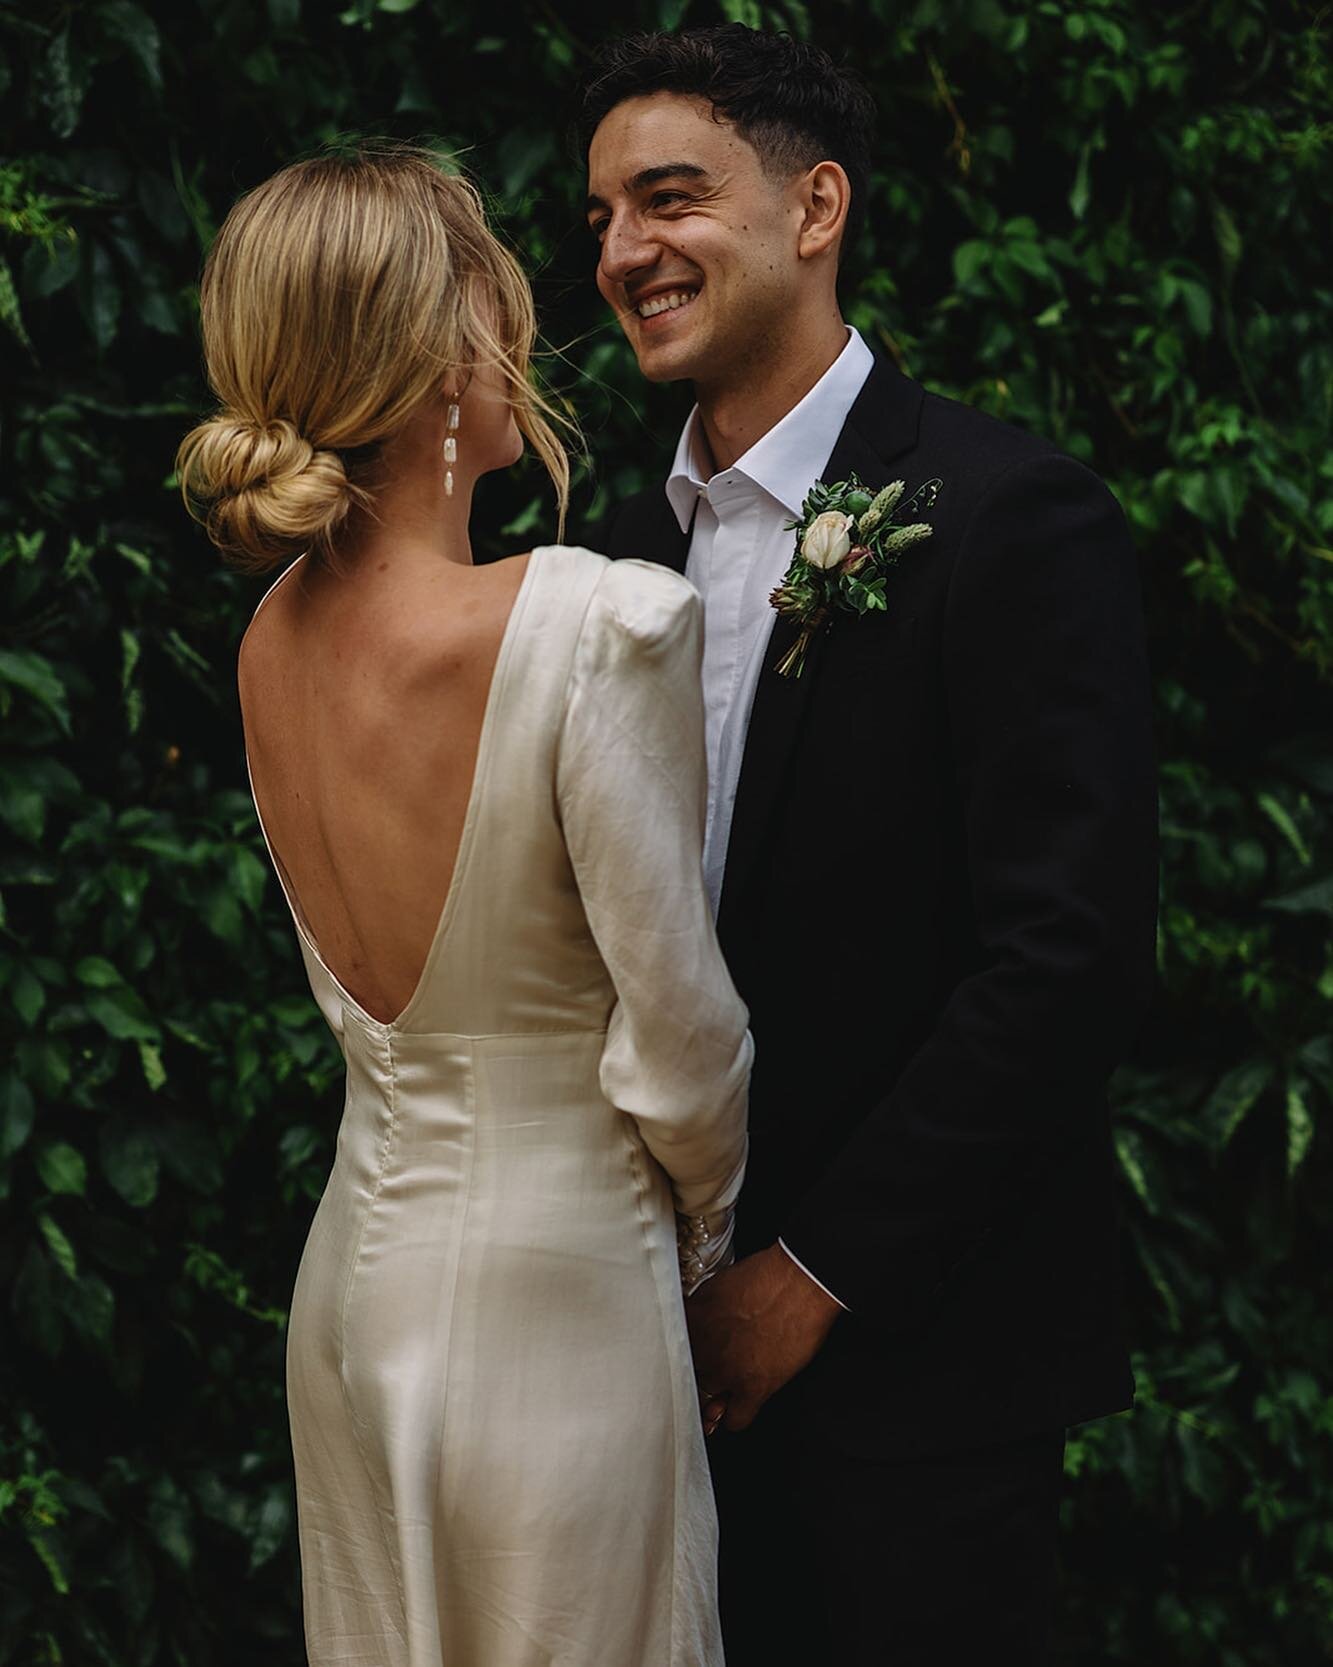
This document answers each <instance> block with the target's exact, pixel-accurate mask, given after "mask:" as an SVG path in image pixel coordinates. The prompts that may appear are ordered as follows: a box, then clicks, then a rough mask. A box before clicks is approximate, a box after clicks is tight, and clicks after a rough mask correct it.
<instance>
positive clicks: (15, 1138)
mask: <svg viewBox="0 0 1333 1667" xmlns="http://www.w3.org/2000/svg"><path fill="white" fill-rule="evenodd" d="M36 1118H37V1107H36V1105H35V1104H34V1102H33V1097H32V1091H31V1089H29V1087H28V1085H27V1083H25V1082H24V1081H22V1079H21V1078H20V1077H19V1075H18V1073H17V1072H16V1071H6V1072H5V1073H4V1074H3V1076H0V1159H9V1158H12V1157H13V1156H14V1154H15V1152H17V1151H19V1150H20V1149H21V1148H22V1147H23V1146H24V1144H25V1143H26V1142H27V1139H28V1136H29V1135H30V1134H31V1133H32V1126H33V1123H34V1122H35V1121H36Z"/></svg>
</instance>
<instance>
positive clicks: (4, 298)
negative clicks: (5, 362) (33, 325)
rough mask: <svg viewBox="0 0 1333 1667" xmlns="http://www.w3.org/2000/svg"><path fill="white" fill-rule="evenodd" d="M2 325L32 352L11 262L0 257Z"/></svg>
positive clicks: (21, 344) (0, 312)
mask: <svg viewBox="0 0 1333 1667" xmlns="http://www.w3.org/2000/svg"><path fill="white" fill-rule="evenodd" d="M0 324H3V325H4V326H5V327H6V328H7V329H8V330H9V332H10V334H11V335H13V336H14V337H15V338H16V339H17V340H18V342H19V345H20V346H22V347H26V348H27V349H28V350H29V351H31V350H32V341H31V340H30V338H29V336H28V332H27V329H26V328H25V326H24V323H23V312H22V309H21V308H20V307H19V296H18V290H17V289H16V288H15V287H14V273H13V269H12V268H11V266H10V264H9V262H8V261H7V260H6V259H5V257H4V256H3V255H0Z"/></svg>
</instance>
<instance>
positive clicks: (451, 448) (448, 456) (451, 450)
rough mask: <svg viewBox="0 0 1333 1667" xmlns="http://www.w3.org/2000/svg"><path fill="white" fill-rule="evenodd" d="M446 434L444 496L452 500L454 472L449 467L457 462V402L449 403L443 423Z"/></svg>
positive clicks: (451, 401)
mask: <svg viewBox="0 0 1333 1667" xmlns="http://www.w3.org/2000/svg"><path fill="white" fill-rule="evenodd" d="M444 426H445V428H446V429H447V430H448V433H447V434H446V436H445V441H444V462H445V470H444V495H445V497H446V498H452V497H453V495H454V471H453V469H452V467H450V465H452V464H454V463H457V462H458V401H457V400H456V399H451V400H450V401H449V412H448V415H447V416H446V418H445V422H444Z"/></svg>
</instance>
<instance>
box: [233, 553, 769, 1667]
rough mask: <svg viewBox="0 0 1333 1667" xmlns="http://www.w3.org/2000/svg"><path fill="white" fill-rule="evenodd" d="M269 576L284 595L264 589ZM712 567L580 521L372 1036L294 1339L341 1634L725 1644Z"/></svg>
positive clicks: (358, 1064)
mask: <svg viewBox="0 0 1333 1667" xmlns="http://www.w3.org/2000/svg"><path fill="white" fill-rule="evenodd" d="M261 606H262V604H261ZM700 651H701V620H700V607H699V602H698V598H697V597H696V596H695V594H694V592H693V591H692V589H691V588H690V587H689V586H688V585H687V584H686V583H685V581H684V580H682V579H680V578H679V577H678V576H677V575H675V574H672V573H668V572H665V571H664V570H662V569H660V568H657V567H653V566H650V565H648V564H645V563H640V562H635V561H628V562H619V563H616V564H611V563H608V562H607V561H606V560H605V559H604V558H602V557H600V556H596V555H593V554H591V553H590V552H588V551H585V550H577V549H570V548H565V547H561V546H551V547H547V548H543V549H539V550H537V551H535V552H534V553H533V555H532V557H531V559H530V562H529V566H528V570H527V572H526V574H525V576H524V579H523V583H522V586H521V588H520V591H519V594H518V598H517V600H516V602H515V605H514V609H513V613H512V614H511V617H510V620H509V624H508V627H507V630H506V633H505V637H504V641H503V644H502V646H501V650H500V655H499V658H498V661H497V664H496V669H495V673H494V678H493V681H492V685H491V691H490V697H489V700H488V704H487V709H486V716H485V721H484V724H483V728H482V733H481V740H480V745H479V749H478V755H477V765H476V774H475V777H474V781H473V787H472V797H471V800H470V803H469V807H468V811H467V817H466V820H465V824H464V831H463V836H462V841H461V844H460V848H459V853H458V858H457V862H456V866H455V869H454V875H453V879H452V882H451V885H450V889H449V893H448V896H447V899H446V902H445V905H444V909H443V912H442V914H441V917H440V921H439V925H438V928H437V931H436V934H435V938H434V941H433V943H432V947H431V950H430V952H429V955H428V957H427V960H426V963H425V966H424V969H423V971H422V974H421V978H420V981H419V983H418V985H417V988H416V990H415V992H414V994H413V996H412V998H411V1000H410V1001H409V1003H408V1005H407V1007H406V1008H405V1009H404V1011H403V1012H402V1013H401V1014H400V1015H399V1016H398V1018H397V1019H395V1020H394V1021H393V1022H392V1023H390V1024H385V1023H383V1022H380V1021H378V1020H376V1019H374V1018H372V1017H371V1016H370V1015H369V1014H367V1013H366V1012H365V1011H364V1010H363V1009H362V1008H360V1007H359V1006H358V1004H357V1003H356V1002H355V1001H354V1000H352V998H351V997H350V996H349V995H348V994H347V992H346V991H345V990H344V989H343V987H342V986H341V985H340V984H339V982H338V980H337V978H336V977H335V976H334V975H333V973H332V972H331V971H330V970H329V968H328V967H327V966H326V965H325V964H324V962H323V960H322V959H321V957H320V954H319V950H318V947H317V945H316V943H315V941H314V938H313V936H312V935H311V933H310V931H309V928H308V925H307V923H306V922H305V921H304V920H303V918H302V915H301V911H300V907H299V902H298V900H297V899H296V898H295V897H294V896H293V894H292V893H291V891H290V888H289V886H288V882H287V879H286V876H285V874H284V871H283V868H282V864H281V862H280V861H279V858H278V854H277V853H273V856H274V862H275V866H276V867H277V869H278V872H279V875H280V877H281V878H282V879H283V884H284V890H286V891H287V896H288V902H289V904H290V905H291V907H292V913H293V916H294V919H295V921H296V925H297V930H298V934H299V937H300V942H301V950H302V954H303V957H304V960H305V965H306V969H307V972H308V974H309V977H310V984H311V988H312V991H313V992H314V995H315V997H316V999H317V1001H318V1002H319V1005H320V1007H321V1009H322V1010H323V1013H324V1016H325V1018H326V1019H327V1021H328V1023H329V1025H330V1026H331V1028H332V1029H333V1032H334V1034H335V1035H336V1036H337V1038H338V1040H339V1042H340V1044H341V1047H342V1050H343V1053H344V1056H345V1058H346V1061H347V1093H346V1104H345V1109H344V1113H343V1119H342V1124H341V1128H340V1130H339V1136H338V1146H337V1155H336V1160H335V1163H334V1166H333V1170H332V1173H331V1175H330V1177H329V1181H328V1185H327V1188H326V1190H325V1193H324V1195H323V1198H322V1199H321V1202H320V1205H319V1208H318V1211H317V1212H316V1216H315V1220H314V1223H313V1225H312V1227H311V1231H310V1236H309V1240H308V1242H307V1245H306V1248H305V1253H304V1256H303V1259H302V1262H301V1267H300V1271H299V1274H298V1277H297V1282H296V1290H295V1294H294V1297H293V1302H292V1312H291V1324H290V1332H289V1340H288V1354H287V1387H288V1402H289V1410H290V1417H291V1431H292V1446H293V1452H294V1456H295V1466H296V1486H297V1504H298V1515H299V1527H300V1544H301V1565H302V1580H303V1591H304V1605H305V1622H306V1642H307V1649H308V1652H309V1658H310V1662H311V1663H312V1667H441V1664H443V1663H447V1664H449V1667H547V1664H552V1667H553V1664H556V1663H560V1664H562V1667H584V1664H586V1667H594V1664H595V1667H715V1664H718V1663H721V1661H722V1649H721V1642H720V1637H719V1632H718V1622H717V1605H716V1555H717V1547H716V1536H717V1528H716V1518H715V1513H714V1506H713V1500H712V1494H711V1490H710V1486H709V1479H708V1469H707V1461H706V1457H705V1453H704V1445H703V1437H702V1432H701V1429H700V1422H699V1411H698V1396H697V1391H696V1386H695V1383H694V1378H693V1373H692V1370H691V1364H690V1358H689V1347H688V1339H687V1336H686V1330H685V1319H684V1305H683V1300H682V1295H681V1285H680V1273H679V1270H678V1266H677V1252H676V1221H675V1213H676V1212H677V1211H680V1212H682V1213H688V1214H692V1215H706V1216H714V1215H716V1214H717V1213H718V1212H725V1211H726V1210H727V1209H728V1208H729V1207H730V1206H731V1205H732V1203H733V1201H734V1199H735V1197H736V1194H737V1191H738V1190H739V1186H740V1181H741V1177H742V1173H743V1168H744V1160H745V1146H746V1137H745V1102H746V1093H747V1085H748V1076H749V1066H750V1055H751V1044H750V1039H749V1036H748V1033H747V1031H746V1028H745V1027H746V1013H745V1010H744V1008H743V1006H742V1005H741V1003H740V1001H739V999H738V997H737V996H736V993H735V990H734V988H733V987H732V984H731V981H730V979H729V977H728V975H727V973H726V969H725V966H724V964H723V962H722V959H721V956H720V954H719V952H718V949H717V943H716V939H715V937H714V933H713V927H712V920H711V914H710V910H709V907H708V903H707V899H706V896H705V893H704V889H703V881H702V873H701V864H700V851H701V841H702V828H703V815H704V795H705V766H704V752H703V715H702V701H701V693H700V683H699V661H700Z"/></svg>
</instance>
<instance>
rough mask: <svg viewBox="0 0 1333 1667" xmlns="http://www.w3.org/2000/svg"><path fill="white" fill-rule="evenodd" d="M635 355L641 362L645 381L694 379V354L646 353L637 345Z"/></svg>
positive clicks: (641, 373) (641, 371) (640, 368)
mask: <svg viewBox="0 0 1333 1667" xmlns="http://www.w3.org/2000/svg"><path fill="white" fill-rule="evenodd" d="M634 356H635V358H636V359H637V360H638V363H639V374H640V375H641V376H642V377H643V379H644V381H645V382H690V381H693V380H694V375H695V368H696V367H695V365H694V355H693V354H685V353H671V352H662V351H658V352H653V351H652V350H651V349H650V350H649V351H648V352H646V353H644V352H640V351H639V349H638V348H637V347H636V348H635V351H634Z"/></svg>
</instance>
